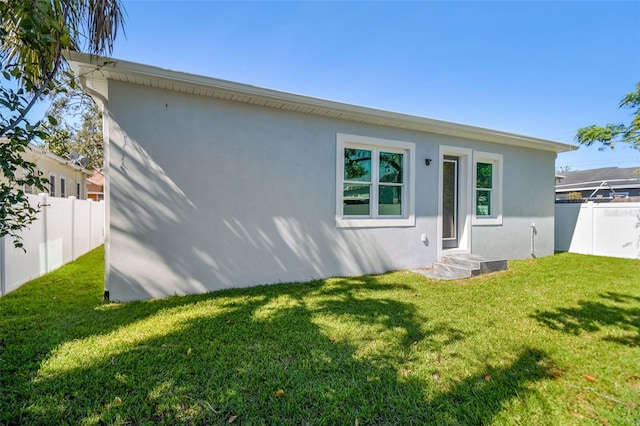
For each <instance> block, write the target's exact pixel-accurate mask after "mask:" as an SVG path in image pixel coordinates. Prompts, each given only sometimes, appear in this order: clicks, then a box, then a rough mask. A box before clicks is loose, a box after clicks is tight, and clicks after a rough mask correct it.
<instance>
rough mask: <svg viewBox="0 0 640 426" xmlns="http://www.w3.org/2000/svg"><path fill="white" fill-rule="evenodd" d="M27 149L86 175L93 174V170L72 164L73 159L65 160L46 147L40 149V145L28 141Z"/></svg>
mask: <svg viewBox="0 0 640 426" xmlns="http://www.w3.org/2000/svg"><path fill="white" fill-rule="evenodd" d="M29 149H30V150H31V151H33V152H35V153H36V154H40V155H42V156H44V157H47V158H50V159H52V160H54V161H57V162H58V163H60V164H64V165H65V166H67V167H70V168H72V169H74V170H77V171H79V172H82V173H84V174H85V175H87V176H91V175H92V174H93V172H92V171H91V170H88V169H85V168H84V167H82V166H79V165H77V164H74V163H73V161H71V160H67V159H65V158H62V157H60V156H59V155H56V154H54V153H52V152H49V151H47V150H46V149H42V148H40V147H38V146H36V145H34V144H31V143H30V144H29Z"/></svg>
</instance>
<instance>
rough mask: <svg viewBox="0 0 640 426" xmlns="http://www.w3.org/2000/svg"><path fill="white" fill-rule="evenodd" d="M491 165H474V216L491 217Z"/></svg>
mask: <svg viewBox="0 0 640 426" xmlns="http://www.w3.org/2000/svg"><path fill="white" fill-rule="evenodd" d="M492 198H493V164H492V163H476V216H491V215H492V213H493V210H492V209H491V201H492Z"/></svg>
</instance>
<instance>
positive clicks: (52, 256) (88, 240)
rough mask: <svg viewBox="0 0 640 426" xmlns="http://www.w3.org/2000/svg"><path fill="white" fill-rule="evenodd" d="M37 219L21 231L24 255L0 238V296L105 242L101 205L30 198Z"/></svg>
mask: <svg viewBox="0 0 640 426" xmlns="http://www.w3.org/2000/svg"><path fill="white" fill-rule="evenodd" d="M28 196H29V202H30V203H31V205H33V206H36V205H40V206H42V207H41V211H40V213H38V219H37V220H36V221H34V222H33V223H32V224H31V225H30V226H29V228H27V229H24V230H23V231H22V236H23V240H22V242H23V244H24V248H25V250H26V252H25V251H24V250H22V249H16V248H15V247H14V246H13V241H12V240H11V238H8V237H4V238H0V296H4V295H5V294H7V293H9V292H10V291H13V290H15V289H16V288H18V287H20V286H21V285H22V284H24V283H25V282H27V281H29V280H32V279H34V278H37V277H39V276H41V275H43V274H46V273H47V272H51V271H53V270H54V269H56V268H59V267H60V266H62V265H64V264H65V263H68V262H71V261H72V260H75V259H77V258H78V257H79V256H81V255H83V254H85V253H87V252H88V251H89V250H91V249H94V248H96V247H98V246H99V245H101V244H102V243H103V242H104V232H105V223H104V217H105V216H104V215H105V209H104V202H103V201H99V202H95V201H92V200H76V199H75V197H69V198H57V197H48V196H46V195H44V194H41V195H30V194H28Z"/></svg>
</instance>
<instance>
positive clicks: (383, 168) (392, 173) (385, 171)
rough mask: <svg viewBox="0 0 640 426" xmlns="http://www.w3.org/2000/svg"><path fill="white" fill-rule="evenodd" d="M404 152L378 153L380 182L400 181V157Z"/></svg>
mask: <svg viewBox="0 0 640 426" xmlns="http://www.w3.org/2000/svg"><path fill="white" fill-rule="evenodd" d="M403 156H404V154H393V153H391V152H381V153H380V168H379V171H380V182H393V183H402V157H403Z"/></svg>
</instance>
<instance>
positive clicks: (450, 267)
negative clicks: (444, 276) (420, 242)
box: [433, 262, 480, 278]
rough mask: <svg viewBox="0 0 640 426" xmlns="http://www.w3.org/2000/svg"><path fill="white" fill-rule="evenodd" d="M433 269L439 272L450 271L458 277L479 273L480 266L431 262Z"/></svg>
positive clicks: (472, 275) (467, 276)
mask: <svg viewBox="0 0 640 426" xmlns="http://www.w3.org/2000/svg"><path fill="white" fill-rule="evenodd" d="M433 269H435V270H438V271H441V272H450V273H453V274H455V275H457V276H459V277H460V278H469V277H474V276H476V275H479V274H480V268H474V267H472V266H468V265H457V264H453V263H445V262H433Z"/></svg>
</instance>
